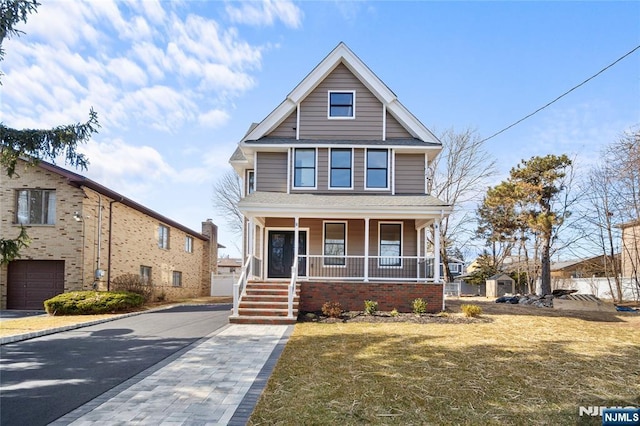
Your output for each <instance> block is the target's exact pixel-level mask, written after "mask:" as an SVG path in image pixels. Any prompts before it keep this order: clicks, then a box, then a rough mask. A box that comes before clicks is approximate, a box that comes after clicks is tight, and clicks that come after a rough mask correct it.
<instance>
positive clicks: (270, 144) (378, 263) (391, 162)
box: [230, 43, 451, 322]
mask: <svg viewBox="0 0 640 426" xmlns="http://www.w3.org/2000/svg"><path fill="white" fill-rule="evenodd" d="M441 150H442V144H441V143H440V141H439V140H438V139H437V138H436V137H435V136H434V135H433V134H432V133H431V132H430V131H429V130H428V129H427V128H426V127H425V126H424V125H423V124H422V123H421V122H420V121H419V120H418V119H417V118H416V117H415V116H414V115H413V114H411V113H410V112H409V111H408V110H407V109H406V108H405V107H404V106H403V105H402V104H401V103H400V102H399V101H398V99H397V97H396V95H395V94H394V93H393V92H392V91H391V90H390V89H389V88H388V87H387V86H386V85H385V84H384V83H383V82H382V81H381V80H380V79H379V78H378V77H377V76H376V75H375V74H374V73H373V72H372V71H371V70H370V69H369V68H368V67H367V66H366V65H365V64H364V63H363V62H362V61H361V60H360V59H359V58H358V57H357V56H356V55H355V54H354V53H353V52H352V51H351V50H350V49H349V48H348V47H347V46H346V45H345V44H344V43H340V44H339V45H338V46H337V47H336V48H335V49H334V50H333V51H332V52H331V53H329V55H328V56H327V57H326V58H324V59H323V60H322V61H321V62H320V64H318V65H317V66H316V67H315V68H314V69H313V70H312V71H311V72H310V73H309V74H308V75H307V76H306V77H305V78H304V79H303V80H302V81H301V82H300V83H299V84H298V85H297V86H296V87H295V88H294V89H293V91H292V92H291V93H289V95H288V96H287V97H286V99H285V100H284V101H283V102H282V103H281V104H280V105H279V106H278V107H276V109H275V110H273V111H272V112H271V113H270V114H269V115H268V116H267V117H266V118H265V119H264V120H262V121H261V122H260V123H257V124H253V125H251V127H250V129H249V131H248V132H247V134H246V135H245V136H244V138H243V139H242V140H241V141H240V142H239V144H238V148H237V149H236V151H235V152H234V154H233V155H232V157H231V159H230V163H231V165H232V166H233V167H234V169H235V170H236V172H237V173H238V175H239V176H240V177H241V179H242V181H243V188H242V190H243V194H242V198H241V200H240V202H239V203H238V208H239V210H240V211H241V212H242V214H243V215H244V218H245V230H244V239H243V241H244V259H245V262H244V264H245V266H244V274H243V275H242V279H241V280H240V281H239V285H238V287H237V292H236V293H235V294H234V299H235V300H234V314H233V315H232V316H231V318H230V320H231V321H232V322H274V321H276V320H274V319H273V318H272V317H274V316H279V318H278V320H279V321H281V322H287V321H295V317H296V313H297V308H298V305H299V308H300V310H301V311H317V310H320V309H321V307H322V305H323V304H324V303H325V302H328V301H333V302H340V303H341V305H342V306H343V308H344V309H347V310H362V308H363V305H364V300H365V299H370V300H375V301H377V302H378V303H379V308H380V309H381V310H392V309H394V308H396V309H398V310H399V311H411V302H412V300H413V299H415V298H418V297H422V298H424V299H426V300H427V301H428V309H429V310H430V311H432V312H436V311H440V310H441V309H442V308H443V306H444V301H443V285H442V279H441V274H440V271H439V269H440V268H437V267H436V268H434V265H439V264H440V254H439V251H440V232H439V226H440V222H441V220H442V218H444V217H446V216H447V215H448V214H449V213H450V212H451V206H449V205H446V204H445V203H444V202H443V201H441V200H439V199H437V198H435V197H433V196H431V195H429V194H428V192H427V187H428V182H427V179H426V170H427V167H428V165H429V163H430V162H432V161H433V160H434V158H435V157H436V156H437V155H438V153H439V152H440V151H441ZM278 294H280V295H281V298H280V299H278V298H277V295H278Z"/></svg>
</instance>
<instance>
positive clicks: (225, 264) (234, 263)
mask: <svg viewBox="0 0 640 426" xmlns="http://www.w3.org/2000/svg"><path fill="white" fill-rule="evenodd" d="M238 266H242V259H235V258H229V257H225V258H222V259H218V267H220V268H235V267H238Z"/></svg>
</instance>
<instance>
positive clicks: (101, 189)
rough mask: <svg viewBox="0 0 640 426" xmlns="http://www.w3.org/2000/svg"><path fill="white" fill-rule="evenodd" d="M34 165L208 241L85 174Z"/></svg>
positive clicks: (199, 234) (46, 165) (43, 165)
mask: <svg viewBox="0 0 640 426" xmlns="http://www.w3.org/2000/svg"><path fill="white" fill-rule="evenodd" d="M36 167H41V168H43V169H44V170H47V171H50V172H53V173H56V174H58V175H60V176H62V177H64V178H66V179H67V182H68V183H69V185H72V186H75V187H77V188H81V187H83V186H86V187H87V188H89V189H92V190H94V191H96V192H98V193H99V194H101V195H104V196H105V197H108V198H111V199H112V200H115V201H118V202H120V203H122V204H124V205H125V206H127V207H130V208H132V209H134V210H137V211H139V212H140V213H143V214H145V215H147V216H150V217H152V218H154V219H156V220H158V221H159V222H162V223H165V224H167V225H169V226H172V227H174V228H176V229H179V230H181V231H183V232H185V233H187V234H189V235H191V236H194V237H196V238H198V239H200V240H203V241H209V237H207V236H206V235H203V234H201V233H199V232H196V231H194V230H192V229H189V228H187V227H186V226H184V225H182V224H181V223H178V222H176V221H175V220H172V219H169V218H168V217H166V216H163V215H161V214H160V213H157V212H155V211H153V210H151V209H150V208H148V207H145V206H143V205H142V204H139V203H137V202H135V201H133V200H132V199H130V198H127V197H125V196H124V195H121V194H119V193H117V192H115V191H113V190H111V189H109V188H107V187H106V186H104V185H101V184H99V183H98V182H95V181H93V180H91V179H89V178H87V177H85V176H82V175H80V174H78V173H74V172H72V171H70V170H67V169H63V168H62V167H60V166H56V165H55V164H51V163H47V162H46V161H42V160H40V161H39V162H38V164H37V166H36ZM218 248H225V247H224V246H221V245H220V244H218Z"/></svg>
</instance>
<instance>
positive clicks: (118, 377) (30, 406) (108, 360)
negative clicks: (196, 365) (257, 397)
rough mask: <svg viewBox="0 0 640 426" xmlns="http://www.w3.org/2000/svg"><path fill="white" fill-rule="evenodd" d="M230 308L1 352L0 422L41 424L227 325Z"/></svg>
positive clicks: (173, 311) (84, 331)
mask: <svg viewBox="0 0 640 426" xmlns="http://www.w3.org/2000/svg"><path fill="white" fill-rule="evenodd" d="M230 308H231V306H230V305H198V306H177V307H174V308H170V309H166V310H162V311H156V312H149V313H144V314H141V315H136V316H131V317H127V318H122V319H119V320H114V321H110V322H106V323H102V324H98V325H93V326H89V327H84V328H80V329H76V330H71V331H66V332H62V333H57V334H52V335H48V336H43V337H39V338H36V339H31V340H26V341H23V342H17V343H11V344H7V345H3V346H1V347H0V351H1V353H0V388H1V392H0V424H2V425H3V426H10V425H25V424H28V425H32V426H37V425H46V424H48V423H50V422H52V421H53V420H55V419H57V418H59V417H60V416H62V415H64V414H66V413H68V412H69V411H72V410H74V409H75V408H77V407H79V406H81V405H82V404H84V403H86V402H88V401H90V400H92V399H93V398H95V397H96V396H98V395H100V394H102V393H104V392H106V391H107V390H109V389H111V388H113V387H114V386H117V385H118V384H120V383H122V382H124V381H126V380H127V379H129V378H131V377H132V376H135V375H136V374H138V373H139V372H141V371H143V370H145V369H147V368H149V367H151V366H153V365H155V364H156V363H158V362H160V361H162V360H164V359H165V358H167V357H168V356H170V355H171V354H173V353H175V352H177V351H178V350H180V349H182V348H184V347H185V346H187V345H190V344H192V343H194V342H196V341H198V340H199V339H201V338H203V337H204V336H207V335H208V334H209V333H211V332H213V331H215V330H216V329H218V328H220V327H222V326H224V325H226V324H227V323H228V317H229V314H230Z"/></svg>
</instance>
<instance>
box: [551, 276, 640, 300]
mask: <svg viewBox="0 0 640 426" xmlns="http://www.w3.org/2000/svg"><path fill="white" fill-rule="evenodd" d="M620 280H621V284H622V298H623V299H624V300H627V301H632V300H634V301H639V300H640V289H639V288H638V284H637V282H636V281H635V280H633V279H632V278H621V279H620ZM553 288H564V289H572V290H578V294H593V295H594V296H596V297H599V298H601V299H613V297H612V296H611V290H612V289H613V292H614V294H616V292H617V290H616V282H615V279H614V278H553Z"/></svg>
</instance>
